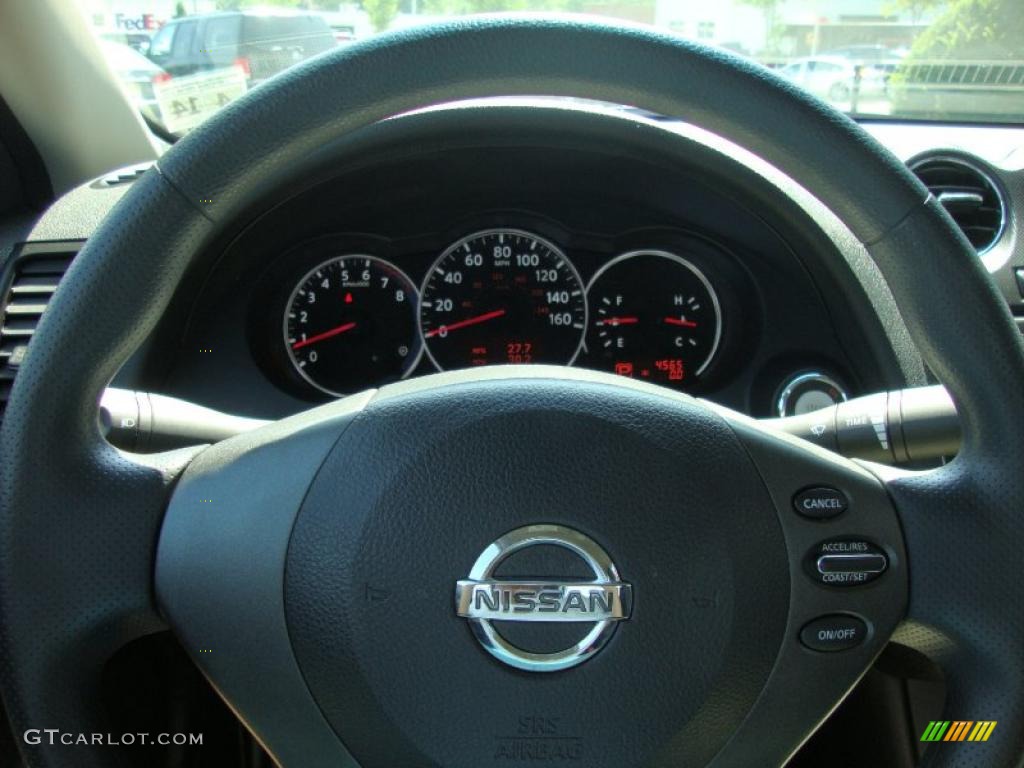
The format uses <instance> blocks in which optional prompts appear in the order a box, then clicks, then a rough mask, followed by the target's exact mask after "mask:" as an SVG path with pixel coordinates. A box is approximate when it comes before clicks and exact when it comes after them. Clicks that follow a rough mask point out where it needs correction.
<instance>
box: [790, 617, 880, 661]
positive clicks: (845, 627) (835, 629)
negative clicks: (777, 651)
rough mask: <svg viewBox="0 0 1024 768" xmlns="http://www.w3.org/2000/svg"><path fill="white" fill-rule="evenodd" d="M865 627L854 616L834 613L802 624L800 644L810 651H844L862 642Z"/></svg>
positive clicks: (865, 633)
mask: <svg viewBox="0 0 1024 768" xmlns="http://www.w3.org/2000/svg"><path fill="white" fill-rule="evenodd" d="M867 634H868V628H867V625H866V624H865V623H864V622H863V621H861V620H860V619H858V618H857V617H856V616H846V615H844V614H840V613H836V614H832V615H831V616H822V617H821V618H819V619H815V620H814V621H809V622H807V623H806V624H804V628H803V629H801V630H800V642H801V643H803V644H804V645H806V646H807V647H808V648H810V649H811V650H812V651H826V652H827V651H845V650H848V649H850V648H854V647H856V646H858V645H860V644H861V643H863V642H864V638H865V637H866V636H867Z"/></svg>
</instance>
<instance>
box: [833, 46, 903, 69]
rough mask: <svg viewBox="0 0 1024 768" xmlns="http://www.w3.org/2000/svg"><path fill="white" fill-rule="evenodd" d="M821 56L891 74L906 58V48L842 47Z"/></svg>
mask: <svg viewBox="0 0 1024 768" xmlns="http://www.w3.org/2000/svg"><path fill="white" fill-rule="evenodd" d="M822 55H823V56H838V57H841V58H844V59H846V60H848V61H850V62H851V63H853V64H863V65H866V66H869V67H873V68H875V69H878V70H881V71H883V72H886V73H891V72H892V71H893V70H894V69H896V67H897V66H899V63H900V62H901V61H903V59H904V58H906V55H907V49H906V48H889V47H888V46H885V45H844V46H842V47H840V48H833V49H832V50H830V51H825V52H824V53H823V54H822Z"/></svg>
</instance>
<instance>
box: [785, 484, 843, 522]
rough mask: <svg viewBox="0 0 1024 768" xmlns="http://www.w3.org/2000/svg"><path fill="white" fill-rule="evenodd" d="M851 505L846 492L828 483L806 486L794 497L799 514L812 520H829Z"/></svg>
mask: <svg viewBox="0 0 1024 768" xmlns="http://www.w3.org/2000/svg"><path fill="white" fill-rule="evenodd" d="M847 507H849V502H848V501H847V500H846V494H845V493H843V492H842V491H840V490H839V489H838V488H832V487H829V486H826V485H822V486H817V487H814V488H804V490H802V491H800V493H798V494H797V495H796V496H794V497H793V509H795V510H796V512H797V514H799V515H803V516H804V517H808V518H811V519H812V520H828V519H829V518H833V517H838V516H839V515H841V514H842V513H843V512H845V511H846V509H847Z"/></svg>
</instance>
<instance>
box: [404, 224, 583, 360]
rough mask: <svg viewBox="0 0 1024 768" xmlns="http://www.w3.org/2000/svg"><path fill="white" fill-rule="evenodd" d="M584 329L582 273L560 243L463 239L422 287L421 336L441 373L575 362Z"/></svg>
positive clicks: (511, 235) (488, 236)
mask: <svg viewBox="0 0 1024 768" xmlns="http://www.w3.org/2000/svg"><path fill="white" fill-rule="evenodd" d="M586 325H587V302H586V297H585V295H584V293H583V286H582V284H581V282H580V276H579V274H578V273H577V272H576V268H575V267H573V265H572V263H571V262H570V261H569V259H568V258H566V256H565V254H564V253H562V252H561V251H560V250H559V249H558V248H557V247H556V246H555V245H553V244H552V243H550V242H549V241H547V240H545V239H544V238H542V237H539V236H537V235H534V234H531V233H529V232H524V231H522V230H517V229H493V230H487V231H485V232H477V233H476V234H473V235H469V236H467V237H464V238H463V239H461V240H459V241H458V242H456V243H455V244H453V245H452V246H450V247H449V248H448V249H447V250H446V251H445V252H444V253H442V254H441V257H440V258H439V259H438V260H437V262H436V263H435V264H434V265H433V266H432V267H431V269H430V271H429V272H428V273H427V278H426V280H425V281H424V283H423V290H422V300H421V302H420V331H421V332H422V334H423V340H424V343H425V346H426V350H427V354H428V355H430V357H431V359H432V360H433V361H434V363H435V364H436V365H437V367H438V368H441V369H442V370H446V369H452V368H467V367H470V366H475V365H489V364H494V363H555V364H562V365H564V364H569V363H572V362H573V360H575V359H576V355H577V354H578V353H579V350H580V345H581V343H582V340H583V334H584V331H585V329H586Z"/></svg>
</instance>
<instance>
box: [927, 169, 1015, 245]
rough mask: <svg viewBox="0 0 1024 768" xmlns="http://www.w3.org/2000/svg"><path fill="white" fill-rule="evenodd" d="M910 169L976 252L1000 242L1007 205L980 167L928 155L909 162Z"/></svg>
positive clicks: (989, 177)
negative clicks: (940, 204)
mask: <svg viewBox="0 0 1024 768" xmlns="http://www.w3.org/2000/svg"><path fill="white" fill-rule="evenodd" d="M910 170H912V171H913V172H914V173H915V174H917V177H918V178H919V179H921V181H922V182H924V185H925V186H926V187H928V189H930V190H931V193H932V194H933V195H935V197H936V199H937V200H938V201H939V202H940V203H942V205H943V206H944V207H945V209H946V211H948V212H949V215H950V216H952V217H953V221H955V222H956V223H957V224H958V225H959V227H960V229H961V230H963V233H964V234H965V235H967V239H968V240H970V241H971V245H973V246H974V248H975V250H977V251H978V253H985V251H987V250H989V249H990V248H991V247H992V246H993V245H995V244H996V243H997V242H998V241H999V238H1000V237H1001V236H1002V234H1003V228H1004V226H1005V224H1006V205H1005V203H1004V202H1003V197H1002V195H1001V194H1000V192H999V188H998V187H997V186H996V183H995V182H994V181H993V180H992V177H991V176H989V175H988V174H987V173H986V172H985V171H983V170H981V168H980V167H978V166H977V165H975V164H974V163H972V162H971V161H969V160H965V159H962V158H959V157H950V156H930V157H924V158H920V159H918V160H914V161H911V163H910Z"/></svg>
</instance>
